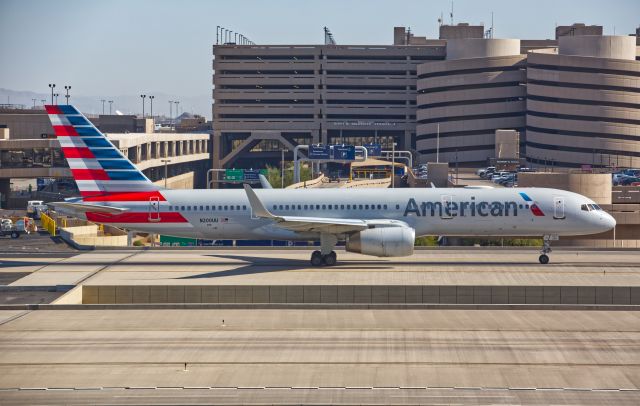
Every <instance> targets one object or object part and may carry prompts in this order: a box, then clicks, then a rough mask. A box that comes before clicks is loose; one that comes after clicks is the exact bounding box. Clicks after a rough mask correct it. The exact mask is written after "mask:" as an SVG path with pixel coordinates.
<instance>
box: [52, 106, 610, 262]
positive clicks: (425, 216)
mask: <svg viewBox="0 0 640 406" xmlns="http://www.w3.org/2000/svg"><path fill="white" fill-rule="evenodd" d="M46 111H47V114H48V115H49V118H50V119H51V123H52V125H53V129H54V131H55V134H56V136H57V139H58V140H59V142H60V146H61V148H62V153H63V154H64V156H65V158H66V160H67V162H68V163H69V167H70V169H71V173H72V175H73V178H74V179H75V182H76V183H77V185H78V189H79V190H80V195H81V196H80V197H76V198H70V199H66V200H65V201H64V202H56V203H51V204H52V205H53V206H54V207H55V208H60V209H62V210H66V211H71V212H72V213H73V214H74V216H75V217H78V218H84V219H86V220H89V221H92V222H96V223H103V224H109V225H113V226H116V227H121V228H125V229H128V230H134V231H139V232H146V233H157V234H164V235H172V236H178V237H192V238H204V239H232V240H242V239H261V240H264V239H277V240H290V241H318V240H319V241H320V249H319V250H316V251H313V253H312V255H311V264H312V265H313V266H333V265H335V264H336V261H337V256H336V253H335V251H334V248H335V246H336V244H337V243H338V242H339V241H345V246H346V250H347V251H350V252H357V253H361V254H365V255H371V256H377V257H403V256H409V255H412V254H413V250H414V242H415V237H416V236H425V235H438V236H481V237H487V236H491V237H510V236H517V237H537V238H539V237H543V247H542V250H541V255H540V256H539V261H540V263H542V264H546V263H548V262H549V257H548V255H547V254H548V253H549V252H551V247H550V241H552V240H557V239H558V238H559V237H560V236H575V235H586V234H595V233H602V232H605V231H608V230H610V229H612V228H613V227H615V225H616V221H615V219H614V218H613V217H611V216H610V215H609V214H608V213H606V212H605V211H604V210H602V209H601V208H600V207H599V206H598V205H597V204H596V203H595V202H594V201H593V200H591V199H589V198H587V197H584V196H582V195H579V194H577V193H572V192H568V191H564V190H558V189H547V188H500V189H494V188H492V187H477V186H476V187H462V188H403V189H292V190H289V189H280V190H278V189H269V188H263V189H258V190H254V189H253V188H252V187H251V186H249V185H248V184H245V185H244V189H234V190H211V189H193V190H184V189H180V190H171V189H164V188H162V187H160V186H157V185H155V184H153V183H152V182H151V181H150V180H149V179H148V178H147V177H146V176H145V175H144V174H143V173H142V172H141V171H140V170H139V169H137V168H136V167H135V165H134V164H132V163H131V162H130V161H129V160H128V159H127V157H126V156H124V155H123V154H122V153H121V152H120V151H119V150H118V149H117V148H116V147H115V146H114V145H113V144H112V143H111V142H110V141H109V139H108V138H107V137H105V136H104V134H102V133H101V132H100V131H99V130H98V129H97V128H96V127H95V126H94V125H93V124H92V123H91V122H90V121H89V120H87V118H86V117H85V116H84V115H82V114H81V113H80V111H79V110H77V109H76V108H75V107H74V106H71V105H48V106H46ZM262 183H263V185H264V184H265V182H262Z"/></svg>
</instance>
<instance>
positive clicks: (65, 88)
mask: <svg viewBox="0 0 640 406" xmlns="http://www.w3.org/2000/svg"><path fill="white" fill-rule="evenodd" d="M64 90H65V91H66V92H67V94H66V95H65V96H64V98H65V99H67V105H69V97H71V96H69V90H71V86H66V85H65V87H64Z"/></svg>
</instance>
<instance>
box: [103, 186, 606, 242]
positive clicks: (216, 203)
mask: <svg viewBox="0 0 640 406" xmlns="http://www.w3.org/2000/svg"><path fill="white" fill-rule="evenodd" d="M162 194H163V196H164V197H165V198H166V201H159V202H117V203H113V204H112V205H113V206H118V207H126V208H128V209H129V210H131V211H133V212H148V213H149V219H150V221H149V222H145V223H135V224H131V223H112V224H113V225H115V226H119V227H123V228H127V229H133V230H137V231H142V232H153V233H161V234H166V235H175V236H185V237H197V238H206V239H286V240H310V239H315V238H318V237H319V235H318V233H313V232H305V233H297V232H294V231H290V230H286V229H283V228H280V227H277V226H276V223H275V222H274V220H272V219H265V218H255V217H254V216H253V215H252V211H251V206H250V204H249V200H248V198H247V194H246V193H245V191H244V190H241V189H239V190H163V191H162ZM256 194H257V195H258V197H259V198H260V200H261V201H262V202H263V203H264V206H265V208H266V209H268V210H269V211H270V212H271V213H273V214H274V215H277V216H301V217H318V218H326V219H361V220H381V219H386V220H395V221H398V222H404V223H406V224H407V225H408V226H409V227H412V228H413V229H415V234H416V236H422V235H446V236H542V235H558V236H569V235H584V234H595V233H599V232H604V231H607V230H609V229H611V228H612V227H613V226H614V225H615V220H614V219H613V218H612V217H611V216H610V215H609V214H607V213H606V212H604V211H603V210H588V211H587V210H584V209H583V208H582V207H583V205H585V204H591V203H593V201H592V200H590V199H588V198H586V197H584V196H581V195H579V194H576V193H572V192H567V191H564V190H557V189H544V188H496V189H493V188H428V189H416V188H408V189H297V190H282V189H261V190H256ZM525 196H526V197H525ZM527 198H528V199H529V200H527ZM105 204H106V205H109V203H105ZM534 204H535V206H536V208H537V209H536V208H534V207H531V206H533V205H534ZM169 213H180V215H181V216H182V217H184V218H185V219H186V220H188V222H182V223H175V222H174V223H167V222H165V221H164V220H163V217H165V218H167V216H168V214H169ZM535 213H538V215H536V214H535Z"/></svg>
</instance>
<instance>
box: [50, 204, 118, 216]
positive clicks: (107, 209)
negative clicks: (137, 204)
mask: <svg viewBox="0 0 640 406" xmlns="http://www.w3.org/2000/svg"><path fill="white" fill-rule="evenodd" d="M47 205H49V206H53V207H54V208H56V207H60V208H62V209H70V210H75V211H79V212H82V213H86V212H92V213H110V214H121V213H124V212H126V211H128V210H129V209H125V208H122V207H112V206H104V205H100V204H87V203H69V202H51V203H47Z"/></svg>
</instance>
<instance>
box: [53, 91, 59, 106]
mask: <svg viewBox="0 0 640 406" xmlns="http://www.w3.org/2000/svg"><path fill="white" fill-rule="evenodd" d="M54 96H55V97H56V104H58V96H60V93H56V94H54Z"/></svg>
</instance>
